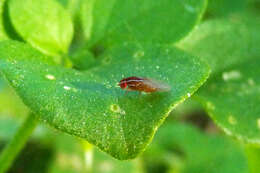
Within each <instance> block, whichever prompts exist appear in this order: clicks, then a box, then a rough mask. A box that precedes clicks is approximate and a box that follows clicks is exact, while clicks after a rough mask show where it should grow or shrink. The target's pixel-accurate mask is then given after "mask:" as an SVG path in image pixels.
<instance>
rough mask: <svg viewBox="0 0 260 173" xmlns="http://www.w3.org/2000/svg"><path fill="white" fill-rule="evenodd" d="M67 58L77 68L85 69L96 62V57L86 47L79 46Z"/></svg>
mask: <svg viewBox="0 0 260 173" xmlns="http://www.w3.org/2000/svg"><path fill="white" fill-rule="evenodd" d="M69 58H70V60H71V61H72V63H73V67H74V68H75V69H78V70H87V69H89V68H92V67H94V66H96V65H97V64H98V61H97V59H96V58H95V57H94V55H93V54H92V53H91V52H90V51H89V50H88V49H87V48H86V47H80V48H79V49H78V50H76V51H74V53H73V54H72V55H71V56H70V57H69Z"/></svg>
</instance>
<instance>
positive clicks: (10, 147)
mask: <svg viewBox="0 0 260 173" xmlns="http://www.w3.org/2000/svg"><path fill="white" fill-rule="evenodd" d="M37 122H38V121H37V120H36V119H35V118H34V116H33V115H32V114H29V115H28V117H27V118H26V119H25V121H24V122H23V124H22V125H21V127H20V128H19V129H18V131H17V132H16V134H15V135H14V137H13V138H12V139H11V141H10V142H9V143H8V144H7V145H6V147H5V148H4V149H3V151H2V153H1V155H0V165H1V166H0V173H4V172H6V171H7V170H8V169H9V167H10V166H11V165H12V163H13V161H14V159H15V158H16V156H17V155H18V154H19V152H20V151H21V150H22V149H23V147H24V145H25V143H26V141H27V140H28V138H29V136H30V135H31V133H32V132H33V130H34V129H35V127H36V126H37Z"/></svg>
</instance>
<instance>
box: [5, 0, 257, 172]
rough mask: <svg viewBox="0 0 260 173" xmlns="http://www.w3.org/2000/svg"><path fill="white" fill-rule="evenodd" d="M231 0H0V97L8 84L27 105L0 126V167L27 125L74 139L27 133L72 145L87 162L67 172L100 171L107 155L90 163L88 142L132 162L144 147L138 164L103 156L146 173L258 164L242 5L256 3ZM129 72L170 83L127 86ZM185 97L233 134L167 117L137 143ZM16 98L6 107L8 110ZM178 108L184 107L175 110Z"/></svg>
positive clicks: (249, 41)
mask: <svg viewBox="0 0 260 173" xmlns="http://www.w3.org/2000/svg"><path fill="white" fill-rule="evenodd" d="M230 3H231V5H230ZM230 3H227V2H226V1H224V0H223V1H218V2H215V1H214V0H210V1H209V3H208V2H207V0H185V1H182V0H162V1H152V0H137V1H122V0H121V1H119V0H111V1H105V0H37V1H35V0H23V1H19V0H5V1H3V0H2V1H1V2H0V14H1V18H0V40H1V42H0V71H1V75H2V76H1V77H2V78H4V79H5V81H7V82H8V85H9V86H11V87H6V88H8V89H7V90H8V91H5V92H4V94H6V93H9V92H10V88H12V89H13V90H14V91H15V93H16V94H17V95H18V96H19V98H20V99H21V100H22V102H23V103H24V105H26V108H25V106H23V105H21V107H22V108H21V109H22V110H23V112H24V113H23V116H22V117H25V116H24V114H27V118H26V119H25V121H24V123H23V124H22V125H21V126H20V127H19V128H18V127H16V125H15V127H14V129H13V130H11V132H12V133H11V132H9V133H11V134H10V135H5V133H6V132H5V130H6V129H9V128H10V129H11V127H13V126H14V124H17V122H11V123H10V124H11V125H10V126H8V127H7V126H2V127H3V128H2V129H0V131H1V130H3V132H4V133H2V134H3V135H2V136H4V137H2V138H3V139H7V138H6V136H14V137H13V138H12V139H9V140H10V142H9V143H8V144H7V145H6V146H5V148H4V149H3V152H2V154H1V155H0V173H1V172H5V171H7V169H9V168H10V167H11V165H12V163H13V161H14V159H15V157H16V156H17V155H18V153H19V152H20V151H21V149H22V148H23V147H24V145H25V143H26V141H27V140H28V138H29V136H30V135H31V134H32V133H33V130H34V129H35V128H36V127H37V124H48V125H49V126H50V127H53V128H55V129H57V130H58V131H59V132H65V133H67V134H70V135H72V136H75V137H78V138H79V139H78V140H76V139H74V141H73V142H72V144H69V143H70V142H68V141H70V140H73V139H71V138H70V139H67V138H68V137H65V136H63V134H58V135H57V134H56V135H53V132H50V130H47V129H46V128H43V129H42V130H41V131H42V133H43V134H41V135H39V134H38V135H37V134H35V136H36V137H35V138H36V139H37V141H41V142H40V143H42V141H45V142H43V143H48V144H49V143H52V144H53V142H52V140H55V141H56V143H57V146H56V147H55V148H56V149H57V150H60V149H62V148H63V146H59V144H61V143H63V142H65V143H68V145H71V147H72V148H73V149H68V150H70V152H71V153H74V154H75V153H80V152H79V149H78V147H77V146H76V145H77V144H78V143H80V144H81V146H83V148H84V149H85V153H86V155H85V159H86V164H84V165H85V166H78V167H77V169H76V170H77V171H76V172H81V171H93V172H104V170H102V168H103V167H102V165H101V164H100V165H99V163H102V162H101V161H100V160H102V159H103V160H104V158H103V157H105V158H107V156H103V155H102V154H100V153H98V151H95V152H94V153H95V155H97V158H96V159H94V163H93V165H92V166H91V163H92V161H91V155H92V154H93V151H92V150H93V148H92V145H94V146H96V147H98V148H99V149H100V150H101V151H104V152H105V153H108V154H109V155H111V156H112V157H114V158H116V159H119V160H129V159H134V158H136V157H137V156H139V155H140V154H141V153H143V152H144V151H145V150H146V148H148V149H147V151H146V152H144V154H142V156H140V157H137V158H142V162H141V161H140V160H138V161H136V162H138V165H139V166H136V165H137V164H136V163H135V164H134V162H131V161H129V162H120V161H116V160H112V161H111V164H110V165H114V167H116V169H117V171H118V172H126V171H128V172H138V171H139V172H145V171H148V172H156V170H157V168H158V169H159V168H160V166H162V167H163V168H160V169H159V170H158V171H159V172H160V171H162V170H164V172H167V171H168V172H174V173H175V172H176V173H177V172H189V173H190V172H201V173H203V172H205V173H206V172H213V173H214V172H216V173H217V172H224V173H225V172H227V173H230V172H236V173H237V172H241V173H246V172H249V169H250V171H252V172H258V167H259V166H258V164H257V160H259V158H258V157H259V155H257V152H259V151H258V148H257V146H258V145H259V144H260V133H259V132H260V115H259V113H260V108H259V106H258V104H259V100H260V94H259V93H260V89H259V84H260V78H259V77H258V76H259V74H260V70H259V65H260V54H259V53H260V48H259V44H260V34H259V31H260V15H259V9H257V8H255V7H254V8H253V6H255V5H256V4H258V2H255V1H253V0H251V1H244V0H239V1H237V2H236V1H233V0H232V1H230ZM233 4H235V5H236V6H235V7H234V8H233V6H232V5H233ZM207 5H208V6H207ZM230 6H232V8H230ZM130 76H140V77H148V78H153V79H158V80H161V81H163V82H166V83H167V84H169V85H170V87H171V90H170V91H169V92H155V93H152V94H147V93H142V94H139V93H138V92H128V93H127V94H126V93H125V91H123V90H121V89H120V88H119V87H118V82H119V81H120V80H121V79H122V78H125V77H130ZM2 83H3V85H4V86H6V85H5V82H4V81H3V82H2ZM204 83H205V84H204ZM203 84H204V85H203ZM202 85H203V86H202ZM201 86H202V87H201ZM200 87H201V88H200ZM199 88H200V89H199ZM198 89H199V90H198ZM2 90H3V89H2ZM197 90H198V91H197ZM4 94H3V95H4ZM191 96H192V97H191ZM190 97H191V98H190ZM10 98H16V97H15V96H13V95H12V96H11V97H10ZM16 99H17V98H16ZM186 99H189V100H191V101H193V102H196V103H197V104H196V106H191V110H193V111H194V110H197V108H198V107H199V106H201V107H202V108H203V109H204V111H205V112H207V113H208V115H209V116H210V118H211V119H212V120H213V121H214V122H215V123H216V124H217V126H218V127H219V128H220V129H222V130H223V131H224V132H225V133H226V134H227V135H230V136H233V137H236V138H237V139H238V141H241V142H242V143H240V145H238V144H237V143H236V142H234V141H231V140H230V139H229V138H227V137H223V136H221V135H220V134H217V135H215V136H214V137H212V136H210V135H208V134H204V133H202V132H201V131H199V130H198V129H196V128H195V127H192V125H188V124H186V123H180V122H178V121H176V120H174V121H173V120H170V121H169V122H167V123H166V125H164V126H163V127H162V129H161V130H159V132H158V135H157V136H156V138H155V140H154V142H153V144H152V145H151V146H149V147H147V146H148V144H150V143H151V141H152V138H153V136H154V135H155V133H156V131H157V129H158V127H159V126H160V125H161V124H162V123H163V121H164V120H165V119H166V117H167V116H168V115H169V114H170V113H171V112H172V111H173V109H174V108H175V107H177V106H178V105H179V104H181V103H182V102H184V101H185V100H186ZM1 100H3V98H1V96H0V104H1V102H4V101H1ZM17 102H19V101H17ZM17 104H18V103H17ZM17 104H15V105H11V106H10V107H11V110H15V109H18V108H17V107H18V106H17ZM19 104H21V103H19ZM3 107H4V106H3ZM188 107H189V104H185V105H184V111H182V112H185V110H188V109H189V108H188ZM1 109H2V108H1V106H0V112H1ZM3 110H4V109H3ZM14 112H15V113H12V114H16V112H21V111H20V109H18V111H14ZM16 118H17V115H16ZM176 119H178V118H176ZM1 121H2V120H1ZM3 122H9V121H7V120H3ZM3 124H4V123H3ZM6 131H8V130H6ZM43 136H45V137H43ZM46 136H48V137H49V138H50V139H45V138H46ZM0 139H1V133H0ZM59 139H60V141H59ZM46 141H47V142H46ZM77 141H80V142H77ZM86 141H87V142H88V143H87V142H86ZM244 143H246V144H245V145H244ZM242 144H243V147H244V148H246V151H247V153H248V154H247V156H248V160H249V165H248V164H247V161H246V158H245V156H244V153H243V151H242V149H241V148H242V147H241V145H242ZM247 144H253V145H254V146H251V145H247ZM63 145H64V144H63ZM204 147H205V148H204ZM75 148H77V149H75ZM65 150H67V149H65ZM215 150H218V151H219V152H217V153H216V151H215ZM82 151H83V150H82ZM96 152H97V153H96ZM227 152H230V153H228V154H227ZM173 153H177V154H173ZM78 155H81V154H78ZM99 155H102V156H100V157H99ZM62 158H63V161H64V159H65V161H66V157H65V156H64V155H63V156H62ZM157 158H159V159H160V163H158V162H157V161H156V159H157ZM234 158H236V159H234ZM99 159H100V160H99ZM109 159H110V158H109ZM82 160H83V159H82ZM67 162H69V161H67ZM76 162H77V163H82V162H81V161H76ZM208 162H212V163H214V164H211V165H207V164H208ZM219 162H224V164H222V165H218V164H217V163H219ZM141 163H143V164H142V166H140V164H141ZM120 164H122V165H125V169H122V170H121V168H120V166H118V165H120ZM117 166H118V167H117ZM50 167H51V168H49V170H51V171H49V172H56V171H57V170H58V168H57V166H55V161H53V164H52V166H50ZM79 167H80V168H79ZM140 167H142V169H141V168H140ZM99 168H100V169H99ZM106 168H107V167H106ZM107 169H108V168H107ZM43 170H44V169H42V171H43ZM231 170H232V171H231ZM74 171H75V170H74ZM110 171H111V172H116V171H115V169H110Z"/></svg>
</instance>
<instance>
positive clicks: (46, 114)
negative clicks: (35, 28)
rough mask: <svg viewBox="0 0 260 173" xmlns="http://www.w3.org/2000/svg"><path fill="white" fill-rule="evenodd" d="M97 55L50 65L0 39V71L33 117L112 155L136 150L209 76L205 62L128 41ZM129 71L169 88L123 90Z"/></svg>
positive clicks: (30, 51) (123, 155)
mask: <svg viewBox="0 0 260 173" xmlns="http://www.w3.org/2000/svg"><path fill="white" fill-rule="evenodd" d="M3 50H4V51H3ZM103 56H104V57H103V58H101V59H102V63H103V65H101V66H100V67H96V68H93V69H92V70H91V71H87V72H78V71H75V70H73V69H66V68H63V67H60V66H57V65H55V64H54V63H53V62H51V61H50V59H49V58H48V57H46V56H44V55H42V54H41V53H39V52H38V51H36V50H34V49H33V48H31V47H30V46H28V45H26V44H23V43H19V42H14V41H5V42H2V43H1V44H0V58H1V59H0V67H1V69H2V72H3V74H4V75H5V76H6V78H7V79H8V81H9V82H10V84H11V85H12V86H13V87H14V88H15V90H16V91H17V93H18V95H19V96H20V97H21V98H22V99H23V101H24V103H25V104H26V105H27V106H29V107H30V108H31V109H32V111H34V112H35V113H36V114H37V115H38V116H39V117H40V119H42V120H43V121H45V122H47V123H48V124H50V125H51V126H53V127H55V128H57V129H59V130H61V131H63V132H67V133H69V134H72V135H75V136H78V137H81V138H84V139H86V140H88V141H89V142H90V143H92V144H95V145H96V146H98V147H99V148H100V149H101V150H103V151H105V152H107V153H109V154H110V155H112V156H114V157H115V158H117V159H130V158H134V157H136V156H137V155H138V154H139V153H140V152H142V151H143V150H144V149H145V147H146V146H147V144H148V143H149V142H150V141H151V139H152V137H153V135H154V133H155V131H156V130H157V128H158V126H159V125H160V124H161V123H162V122H163V120H164V119H165V118H166V117H167V115H168V114H169V112H171V110H172V109H173V108H174V107H175V106H176V105H177V104H179V103H181V102H182V101H184V100H185V99H186V98H188V97H189V96H190V95H192V94H193V93H194V92H195V91H196V90H197V89H198V88H199V87H200V86H201V85H202V83H203V82H204V81H205V80H206V78H207V77H208V75H209V68H208V66H207V65H206V64H204V63H203V62H201V61H200V60H199V59H198V58H196V57H193V56H190V55H188V54H186V53H184V52H182V51H180V50H178V49H176V48H172V47H170V46H162V45H157V46H156V45H153V44H144V45H142V47H141V48H140V45H139V44H135V43H129V44H127V45H126V46H116V47H113V48H111V49H109V50H108V51H107V52H106V53H105V54H104V55H103ZM133 75H135V76H140V77H149V78H153V79H157V80H160V81H163V82H165V83H167V84H169V85H170V86H171V90H170V92H157V93H152V94H141V95H140V94H138V93H137V92H129V93H127V94H126V93H125V91H123V90H121V89H120V88H118V87H117V84H118V82H119V81H120V80H121V79H122V78H123V77H128V76H133Z"/></svg>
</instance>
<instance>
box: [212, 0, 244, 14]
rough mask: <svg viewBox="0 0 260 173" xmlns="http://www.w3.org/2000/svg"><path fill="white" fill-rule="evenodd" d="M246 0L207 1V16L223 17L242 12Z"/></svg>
mask: <svg viewBox="0 0 260 173" xmlns="http://www.w3.org/2000/svg"><path fill="white" fill-rule="evenodd" d="M247 1H248V0H228V1H226V0H209V1H208V8H207V15H210V16H213V17H223V16H227V15H230V14H232V13H234V12H239V11H243V10H245V8H246V5H247Z"/></svg>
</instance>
